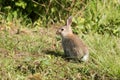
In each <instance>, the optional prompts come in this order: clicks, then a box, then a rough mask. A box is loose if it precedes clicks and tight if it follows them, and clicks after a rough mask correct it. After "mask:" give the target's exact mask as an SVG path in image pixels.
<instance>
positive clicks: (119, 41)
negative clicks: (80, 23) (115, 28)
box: [0, 28, 120, 80]
mask: <svg viewBox="0 0 120 80" xmlns="http://www.w3.org/2000/svg"><path fill="white" fill-rule="evenodd" d="M11 32H12V31H9V32H8V31H1V32H0V80H119V79H120V38H117V37H114V36H110V35H108V34H105V35H99V34H97V33H94V34H92V33H91V34H86V35H84V34H79V36H80V37H81V38H82V39H83V40H84V42H86V44H87V45H88V46H89V50H90V59H89V62H87V63H78V62H74V61H67V60H66V59H65V58H64V57H63V50H62V47H61V41H60V38H59V37H58V36H56V34H55V32H56V29H53V28H48V29H47V28H39V29H34V28H33V29H27V28H23V29H22V30H20V32H19V33H18V34H14V31H13V32H12V33H11ZM15 33H16V32H15Z"/></svg>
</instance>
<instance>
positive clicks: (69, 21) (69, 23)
mask: <svg viewBox="0 0 120 80" xmlns="http://www.w3.org/2000/svg"><path fill="white" fill-rule="evenodd" d="M71 24H72V16H70V17H69V18H68V19H67V26H71Z"/></svg>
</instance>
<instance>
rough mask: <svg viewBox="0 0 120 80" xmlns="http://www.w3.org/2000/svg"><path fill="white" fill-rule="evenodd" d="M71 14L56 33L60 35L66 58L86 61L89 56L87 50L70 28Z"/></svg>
mask: <svg viewBox="0 0 120 80" xmlns="http://www.w3.org/2000/svg"><path fill="white" fill-rule="evenodd" d="M71 24H72V16H70V17H69V18H68V19H67V24H66V25H65V26H63V27H61V28H59V29H58V30H57V32H56V34H58V35H60V36H61V37H62V47H63V50H64V54H65V56H66V57H67V58H72V59H75V60H76V59H77V60H79V61H83V62H86V61H88V58H89V50H88V48H87V46H86V45H85V44H84V43H83V41H82V40H81V39H79V37H78V36H77V35H75V34H73V32H72V29H71Z"/></svg>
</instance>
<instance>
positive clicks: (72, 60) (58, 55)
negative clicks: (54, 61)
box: [43, 50, 81, 63]
mask: <svg viewBox="0 0 120 80" xmlns="http://www.w3.org/2000/svg"><path fill="white" fill-rule="evenodd" d="M43 52H44V53H45V54H48V55H54V56H55V57H61V58H63V59H64V60H65V61H68V62H73V63H78V62H79V63H81V61H79V60H77V59H74V58H69V57H67V56H65V55H64V53H62V52H60V51H52V50H46V51H43Z"/></svg>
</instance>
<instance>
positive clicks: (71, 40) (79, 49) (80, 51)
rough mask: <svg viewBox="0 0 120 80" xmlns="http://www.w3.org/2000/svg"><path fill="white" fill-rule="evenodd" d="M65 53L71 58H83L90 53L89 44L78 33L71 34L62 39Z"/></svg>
mask: <svg viewBox="0 0 120 80" xmlns="http://www.w3.org/2000/svg"><path fill="white" fill-rule="evenodd" d="M62 45H63V49H64V53H65V55H66V56H67V57H70V58H79V59H80V58H82V57H84V55H85V54H88V53H89V52H88V49H87V46H86V45H85V44H84V43H83V42H82V40H81V39H79V38H78V36H76V35H69V36H67V37H66V38H63V39H62Z"/></svg>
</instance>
